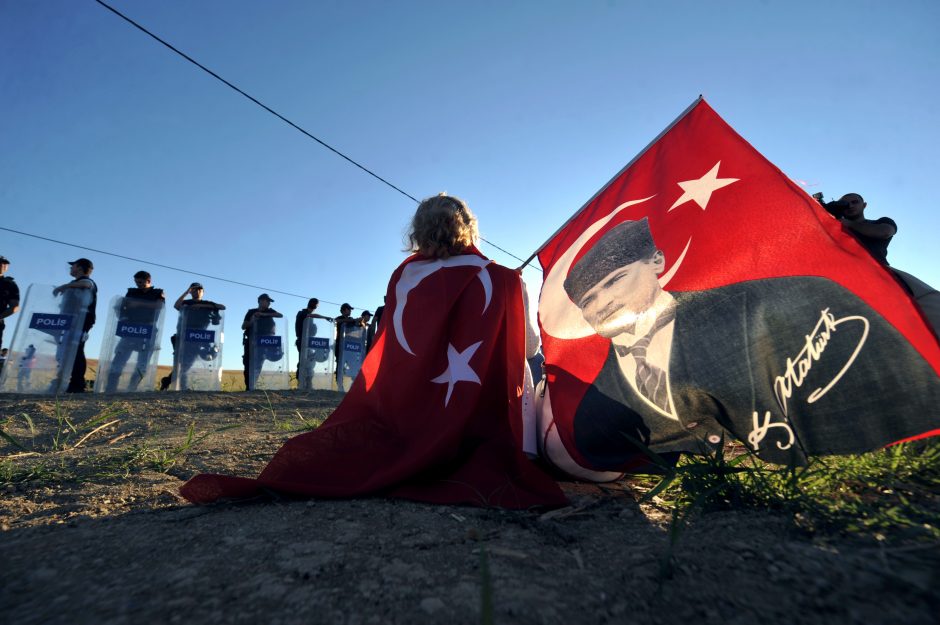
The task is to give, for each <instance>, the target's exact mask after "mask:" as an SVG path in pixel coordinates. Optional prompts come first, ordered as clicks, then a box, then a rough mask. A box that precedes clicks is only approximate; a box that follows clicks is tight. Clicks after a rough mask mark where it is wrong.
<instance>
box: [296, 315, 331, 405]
mask: <svg viewBox="0 0 940 625" xmlns="http://www.w3.org/2000/svg"><path fill="white" fill-rule="evenodd" d="M335 335H336V330H335V329H334V327H333V322H332V321H329V320H326V319H316V318H314V317H307V318H306V319H304V331H303V336H302V337H301V338H300V366H299V367H298V377H297V388H299V389H300V390H302V391H311V390H332V389H333V388H335V387H334V386H333V380H334V378H333V350H334V349H335V345H334V343H333V337H334V336H335Z"/></svg>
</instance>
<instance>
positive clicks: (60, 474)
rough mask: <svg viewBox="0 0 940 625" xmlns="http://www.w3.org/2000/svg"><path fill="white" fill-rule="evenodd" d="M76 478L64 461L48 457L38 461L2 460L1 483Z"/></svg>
mask: <svg viewBox="0 0 940 625" xmlns="http://www.w3.org/2000/svg"><path fill="white" fill-rule="evenodd" d="M73 478H74V473H73V472H71V471H69V470H68V468H67V467H66V466H65V465H64V463H62V462H52V461H50V460H48V459H43V460H39V461H37V462H16V461H15V460H11V459H4V460H0V484H2V485H11V484H23V483H26V482H40V483H48V482H60V481H67V480H71V479H73Z"/></svg>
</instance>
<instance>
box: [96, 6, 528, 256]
mask: <svg viewBox="0 0 940 625" xmlns="http://www.w3.org/2000/svg"><path fill="white" fill-rule="evenodd" d="M95 2H97V3H98V4H100V5H101V6H103V7H104V8H106V9H107V10H109V11H111V12H112V13H114V14H115V15H117V16H118V17H120V18H121V19H122V20H124V21H126V22H127V23H128V24H130V25H132V26H133V27H134V28H137V29H138V30H140V31H141V32H143V33H145V34H146V35H149V36H150V37H151V38H153V39H154V40H156V41H158V42H160V43H161V44H163V45H164V46H166V47H167V48H169V49H170V50H172V51H173V52H175V53H176V54H178V55H180V56H181V57H183V58H184V59H186V60H187V61H189V62H190V63H192V64H193V65H195V66H196V67H198V68H199V69H201V70H202V71H204V72H206V73H207V74H209V75H210V76H212V77H213V78H215V79H216V80H218V81H219V82H221V83H222V84H224V85H226V86H227V87H229V88H231V89H233V90H234V91H236V92H238V93H240V94H241V95H243V96H245V97H246V98H248V99H249V100H251V101H252V102H254V103H255V104H257V105H258V106H260V107H261V108H263V109H264V110H266V111H267V112H268V113H271V114H272V115H274V116H275V117H277V118H278V119H280V120H281V121H283V122H284V123H285V124H287V125H289V126H291V127H292V128H294V129H295V130H298V131H300V132H301V133H303V134H304V135H306V136H307V137H309V138H310V139H313V140H314V141H316V142H317V143H319V144H320V145H322V146H323V147H325V148H326V149H327V150H329V151H330V152H333V153H334V154H336V155H337V156H339V157H340V158H342V159H344V160H346V161H347V162H349V163H351V164H352V165H355V166H356V167H358V168H359V169H361V170H362V171H364V172H366V173H367V174H369V175H370V176H372V177H373V178H375V179H376V180H378V181H380V182H382V183H384V184H385V185H387V186H389V187H391V188H392V189H394V190H395V191H398V192H399V193H401V194H402V195H404V196H405V197H407V198H409V199H411V200H413V201H414V202H415V203H420V200H419V199H418V198H416V197H415V196H413V195H411V194H410V193H407V192H405V191H403V190H402V189H400V188H399V187H397V186H395V185H394V184H392V183H391V182H389V181H388V180H386V179H385V178H383V177H382V176H380V175H378V174H377V173H375V172H374V171H372V170H371V169H369V168H367V167H366V166H364V165H362V164H361V163H359V162H357V161H355V160H353V159H352V158H350V157H349V156H346V155H345V154H343V153H342V152H340V151H339V150H337V149H336V148H334V147H333V146H331V145H330V144H328V143H327V142H325V141H323V140H322V139H320V138H318V137H316V136H314V135H313V134H311V133H310V132H308V131H306V130H305V129H304V128H302V127H300V126H298V125H297V124H295V123H294V122H292V121H291V120H289V119H287V118H286V117H284V116H283V115H281V114H280V113H278V112H277V111H275V110H274V109H272V108H271V107H270V106H268V105H267V104H265V103H263V102H261V101H260V100H258V99H257V98H255V97H254V96H252V95H250V94H248V93H246V92H245V91H243V90H241V89H239V88H238V87H236V86H235V85H233V84H232V83H231V82H229V81H228V80H226V79H224V78H222V77H221V76H219V75H218V74H216V73H215V72H214V71H212V70H211V69H209V68H208V67H206V66H205V65H203V64H202V63H200V62H199V61H197V60H196V59H194V58H193V57H191V56H189V55H188V54H186V53H185V52H183V51H182V50H180V49H178V48H176V47H175V46H173V45H172V44H171V43H169V42H167V41H164V40H163V39H161V38H160V37H158V36H157V35H155V34H154V33H152V32H150V31H149V30H147V29H146V28H144V27H143V26H141V25H140V24H138V23H137V22H135V21H134V20H132V19H131V18H129V17H127V16H126V15H124V14H123V13H121V12H120V11H118V10H117V9H115V8H114V7H112V6H110V5H109V4H107V3H106V2H103V1H102V0H95ZM480 240H481V241H483V242H484V243H486V244H488V245H490V246H492V247H494V248H496V249H497V250H499V251H501V252H502V253H504V254H507V255H509V256H511V257H513V258H515V259H516V260H519V261H521V260H523V259H522V258H520V257H518V256H516V255H515V254H513V253H511V252H508V251H506V250H504V249H503V248H501V247H500V246H498V245H496V244H495V243H491V242H490V241H487V240H486V239H484V238H483V237H480ZM536 269H537V268H536Z"/></svg>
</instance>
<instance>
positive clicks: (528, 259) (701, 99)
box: [516, 94, 704, 271]
mask: <svg viewBox="0 0 940 625" xmlns="http://www.w3.org/2000/svg"><path fill="white" fill-rule="evenodd" d="M703 100H704V98H703V97H702V95H701V94H699V96H698V97H697V98H695V101H694V102H692V104H690V105H689V106H688V107H687V108H686V109H685V110H684V111H682V112H681V113H680V114H679V116H678V117H676V118H675V119H674V120H672V122H671V123H670V124H669V125H668V126H666V127H665V128H664V129H663V131H662V132H661V133H659V134H658V135H656V138H655V139H653V140H652V141H650V142H649V143H648V144H647V145H646V147H645V148H643V149H642V150H640V152H639V153H638V154H637V155H636V156H634V157H633V158H632V159H631V160H630V162H629V163H627V164H626V165H624V166H623V167H622V168H621V169H620V171H618V172H617V173H616V174H614V176H613V178H611V179H610V180H608V181H607V184H605V185H604V186H603V187H601V188H600V189H599V190H598V191H597V193H595V194H594V195H592V196H591V199H589V200H588V201H587V202H585V203H584V205H583V206H582V207H581V208H579V209H578V210H577V211H575V213H574V215H572V216H571V217H569V218H568V220H567V221H566V222H565V223H563V224H562V225H561V226H560V227H559V228H558V230H556V231H555V232H554V233H553V234H552V236H550V237H548V239H546V240H545V242H544V243H542V244H541V245H540V246H539V247H538V249H537V250H535V251H534V252H532V255H531V256H529V257H528V258H527V259H525V262H523V263H522V265H520V266H519V267H518V268H517V269H516V271H522V269H524V268H525V266H526V265H528V264H529V263H531V262H532V259H533V258H535V257H536V256H538V253H539V252H541V251H542V249H543V248H544V247H545V246H546V245H548V243H549V241H551V240H552V239H554V238H555V237H556V236H558V233H559V232H561V231H562V230H564V229H565V228H566V227H567V226H568V224H570V223H571V222H572V221H574V219H575V218H576V217H577V216H578V215H580V214H581V212H582V211H583V210H584V209H585V208H587V207H588V205H589V204H590V203H591V202H593V201H594V198H596V197H597V196H598V195H600V194H601V193H603V192H604V190H605V189H607V187H609V186H610V183H611V182H613V181H614V180H616V179H617V178H619V177H620V174H622V173H623V172H625V171H627V170H628V169H629V168H630V167H631V166H632V165H633V163H635V162H636V161H637V160H638V159H639V158H640V157H641V156H643V155H644V154H646V151H647V150H649V149H650V147H652V145H653V144H654V143H656V142H657V141H659V140H660V139H661V138H662V137H663V135H664V134H666V133H667V132H669V131H670V130H672V127H673V126H675V125H676V124H678V123H679V120H681V119H682V118H683V117H685V116H686V115H688V114H689V111H691V110H692V109H694V108H695V107H696V106H697V105H698V103H699V102H702V101H703Z"/></svg>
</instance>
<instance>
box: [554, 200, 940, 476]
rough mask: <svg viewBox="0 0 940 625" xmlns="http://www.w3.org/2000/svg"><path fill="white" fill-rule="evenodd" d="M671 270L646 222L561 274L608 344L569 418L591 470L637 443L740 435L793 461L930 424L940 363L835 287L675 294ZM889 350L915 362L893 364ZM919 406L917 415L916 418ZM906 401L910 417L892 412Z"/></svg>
mask: <svg viewBox="0 0 940 625" xmlns="http://www.w3.org/2000/svg"><path fill="white" fill-rule="evenodd" d="M714 262H715V263H719V264H720V262H721V259H720V258H718V259H715V260H714ZM664 267H665V257H664V254H663V252H662V250H660V249H658V248H657V246H656V244H655V242H654V239H653V234H652V233H651V232H650V225H649V222H648V220H647V219H646V218H645V217H644V218H642V219H639V220H627V221H622V222H620V223H618V224H616V225H614V226H613V227H611V228H610V229H609V230H607V231H606V232H605V233H604V234H603V235H602V236H601V237H600V238H599V239H598V240H597V241H596V243H594V245H593V246H592V247H591V248H590V249H589V250H588V251H587V252H585V253H584V254H583V255H582V256H581V258H580V259H579V260H577V261H576V262H575V263H574V264H573V265H572V267H571V269H570V271H569V272H568V274H567V277H566V278H565V280H564V289H565V292H566V293H567V295H568V297H569V298H570V300H571V302H573V303H574V304H575V305H577V307H578V308H579V309H580V310H581V314H582V315H583V317H584V320H585V321H587V323H588V324H589V325H590V326H591V328H592V329H593V330H594V332H595V333H596V334H597V335H599V336H601V337H604V338H607V339H609V340H610V348H609V351H608V355H607V359H606V361H605V362H604V364H603V367H602V368H601V370H600V372H599V373H598V375H597V377H596V378H595V379H594V380H593V382H592V383H591V386H590V387H589V388H588V390H587V391H586V393H585V395H584V397H583V398H582V399H581V402H580V404H579V405H578V408H577V411H576V413H575V415H574V423H573V426H574V432H573V434H574V436H573V438H574V443H575V445H576V446H577V449H578V452H579V454H580V455H581V456H582V457H584V458H585V459H587V460H588V461H589V462H590V464H591V465H592V466H593V467H594V468H595V469H608V470H616V469H617V468H618V467H622V466H623V465H624V464H625V463H627V462H628V461H629V460H630V458H631V457H635V455H636V453H637V451H638V448H637V446H636V445H634V444H633V443H632V442H631V441H640V442H642V443H643V444H644V445H647V446H649V447H650V448H651V449H652V450H653V451H656V452H659V453H668V452H682V451H685V452H706V451H708V450H710V449H714V448H716V446H718V445H720V444H721V443H722V442H723V441H728V440H731V439H733V438H736V439H738V440H741V441H743V442H746V443H747V444H748V446H749V447H750V448H751V449H753V450H755V451H756V452H757V453H758V454H759V455H760V456H761V457H762V458H764V459H766V460H770V461H774V462H779V463H790V462H801V461H804V460H805V457H806V456H807V455H811V454H823V453H827V454H831V453H850V452H854V451H857V450H859V449H865V448H874V447H878V446H881V445H885V444H888V443H890V442H892V441H895V440H898V439H900V438H903V437H905V436H910V435H912V434H915V433H917V432H920V431H922V430H924V429H927V428H928V427H929V426H930V424H931V423H932V422H934V421H935V418H934V417H933V416H932V414H931V410H932V409H935V407H936V406H937V404H938V401H940V392H938V384H937V377H936V374H935V373H934V371H933V369H932V368H931V367H930V366H929V365H928V364H927V363H926V362H925V361H924V360H923V358H922V357H921V356H920V355H919V354H918V353H917V352H916V351H915V350H914V349H913V348H912V347H911V346H910V344H909V343H908V342H907V341H906V340H904V339H903V337H901V336H900V334H899V333H898V332H897V331H896V330H895V329H894V328H893V327H891V325H890V324H888V323H887V322H886V321H885V320H884V319H883V318H882V317H881V316H880V315H879V314H878V313H877V312H876V311H875V310H873V309H872V308H871V307H870V306H868V305H867V304H866V303H865V302H863V301H862V300H861V299H859V298H858V297H857V296H855V295H853V294H852V293H851V292H850V291H848V290H847V289H845V288H843V287H842V286H840V285H838V284H836V283H835V282H833V281H831V280H828V279H825V278H820V277H812V276H795V277H793V276H791V277H781V278H772V279H759V280H749V281H742V282H737V283H734V284H730V285H728V286H724V287H720V288H714V289H708V290H703V291H687V292H669V291H667V290H664V289H663V288H662V287H661V286H660V282H659V278H660V276H661V274H662V273H663V270H664ZM893 358H897V359H898V362H905V363H909V365H908V366H907V367H906V368H904V369H893V368H891V367H886V366H885V364H886V361H890V360H891V359H893ZM873 384H875V385H877V388H878V389H879V390H878V392H877V393H876V394H875V393H872V392H871V391H872V387H873ZM911 402H914V403H916V404H919V405H922V406H923V410H922V411H921V412H920V414H921V415H922V417H920V418H918V417H911V416H910V415H911V411H910V410H909V408H910V405H909V404H910V403H911ZM898 406H904V408H903V410H902V411H901V412H903V413H904V414H905V415H908V416H906V417H903V418H890V417H888V416H887V415H890V414H892V413H897V412H898V410H897V407H898ZM932 407H934V408H932ZM914 414H917V411H914Z"/></svg>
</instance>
